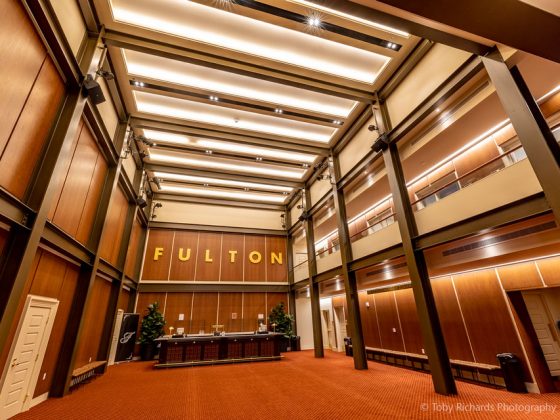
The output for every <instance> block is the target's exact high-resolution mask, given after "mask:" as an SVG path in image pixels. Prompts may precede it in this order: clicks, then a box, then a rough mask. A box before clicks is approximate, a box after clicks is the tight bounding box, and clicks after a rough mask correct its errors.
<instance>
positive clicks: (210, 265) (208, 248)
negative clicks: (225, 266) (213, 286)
mask: <svg viewBox="0 0 560 420" xmlns="http://www.w3.org/2000/svg"><path fill="white" fill-rule="evenodd" d="M221 255H222V234H221V233H211V232H200V235H199V238H198V256H197V259H196V279H195V280H197V281H218V280H219V279H220V262H221ZM207 259H208V261H207Z"/></svg>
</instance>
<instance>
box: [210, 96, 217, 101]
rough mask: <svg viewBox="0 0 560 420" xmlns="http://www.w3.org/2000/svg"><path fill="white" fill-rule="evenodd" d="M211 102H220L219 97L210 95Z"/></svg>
mask: <svg viewBox="0 0 560 420" xmlns="http://www.w3.org/2000/svg"><path fill="white" fill-rule="evenodd" d="M210 100H211V101H212V102H218V97H217V96H214V95H210Z"/></svg>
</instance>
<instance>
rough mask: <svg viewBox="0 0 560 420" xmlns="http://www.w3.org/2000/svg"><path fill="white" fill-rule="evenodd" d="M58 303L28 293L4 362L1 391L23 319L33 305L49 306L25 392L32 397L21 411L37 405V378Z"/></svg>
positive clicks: (0, 382)
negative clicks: (34, 399)
mask: <svg viewBox="0 0 560 420" xmlns="http://www.w3.org/2000/svg"><path fill="white" fill-rule="evenodd" d="M58 304H59V301H58V299H53V298H49V297H46V296H37V295H27V298H26V299H25V305H24V307H23V311H22V312H21V316H20V318H19V322H18V326H17V329H16V333H15V335H14V338H13V340H12V343H11V345H10V352H9V353H8V358H7V359H6V363H5V364H4V370H3V373H2V378H1V379H0V393H1V392H2V390H3V388H4V382H5V380H6V377H7V376H8V370H9V368H10V364H11V361H12V358H13V356H14V352H15V349H16V345H17V342H18V340H19V336H20V334H21V330H22V328H23V321H24V320H25V316H26V314H27V311H28V310H29V308H30V307H32V306H33V307H40V308H48V309H50V310H51V313H50V314H49V318H48V320H47V324H46V325H45V331H44V334H43V337H42V339H41V344H40V345H39V349H38V353H37V359H36V360H35V363H34V365H33V370H32V371H31V377H30V378H29V384H28V386H27V392H26V394H25V395H30V398H25V400H24V401H23V405H22V407H21V411H20V413H22V412H24V411H27V410H29V409H30V408H31V407H32V405H35V404H33V403H32V400H33V394H34V392H35V387H36V386H37V380H38V379H39V373H40V372H41V367H42V366H43V359H44V358H45V352H46V351H47V345H48V344H49V340H50V336H51V331H52V328H53V325H54V320H55V318H56V312H57V310H58ZM40 397H41V396H39V397H38V398H40Z"/></svg>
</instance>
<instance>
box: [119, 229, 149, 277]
mask: <svg viewBox="0 0 560 420" xmlns="http://www.w3.org/2000/svg"><path fill="white" fill-rule="evenodd" d="M144 229H145V228H144V227H143V226H142V223H141V222H140V221H139V220H138V219H137V218H136V219H134V222H133V224H132V233H131V236H130V243H129V244H128V251H127V255H126V265H125V267H124V274H125V275H127V276H128V277H130V278H131V279H135V280H136V279H137V276H138V274H139V273H137V272H135V270H136V264H137V263H138V259H139V258H141V256H140V255H139V250H140V245H141V244H140V241H141V239H142V233H143V231H144Z"/></svg>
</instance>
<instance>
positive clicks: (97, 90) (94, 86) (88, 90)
mask: <svg viewBox="0 0 560 420" xmlns="http://www.w3.org/2000/svg"><path fill="white" fill-rule="evenodd" d="M84 90H85V94H86V95H87V96H89V97H90V99H91V101H92V102H93V103H94V104H95V105H99V104H102V103H103V102H105V95H103V91H102V90H101V86H100V85H99V83H97V82H96V81H95V80H93V76H92V75H91V74H88V75H87V76H86V79H85V80H84Z"/></svg>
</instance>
